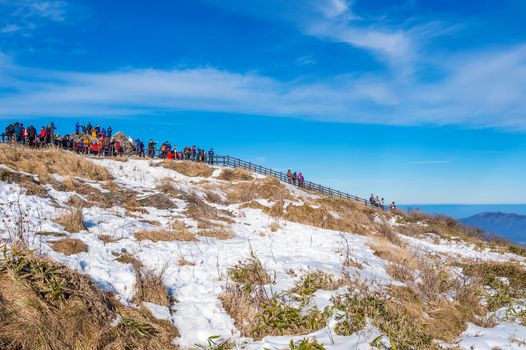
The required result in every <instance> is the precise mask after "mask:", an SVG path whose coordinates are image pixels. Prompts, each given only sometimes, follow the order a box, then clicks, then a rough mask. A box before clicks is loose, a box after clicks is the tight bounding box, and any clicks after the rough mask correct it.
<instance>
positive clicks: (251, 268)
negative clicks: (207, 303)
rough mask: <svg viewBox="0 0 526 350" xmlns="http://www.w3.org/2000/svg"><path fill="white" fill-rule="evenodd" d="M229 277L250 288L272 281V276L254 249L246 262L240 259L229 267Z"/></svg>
mask: <svg viewBox="0 0 526 350" xmlns="http://www.w3.org/2000/svg"><path fill="white" fill-rule="evenodd" d="M228 277H230V279H231V280H232V281H234V282H237V283H239V284H243V285H244V286H246V287H247V288H248V289H249V290H253V288H254V287H255V286H262V285H265V284H269V283H272V280H271V278H270V276H269V275H268V273H267V271H265V268H264V267H263V264H261V261H260V260H259V259H258V257H257V256H256V254H255V253H254V251H251V252H250V257H249V258H247V259H246V260H245V261H244V262H241V261H240V262H239V263H238V264H237V265H235V266H233V267H231V268H230V269H228Z"/></svg>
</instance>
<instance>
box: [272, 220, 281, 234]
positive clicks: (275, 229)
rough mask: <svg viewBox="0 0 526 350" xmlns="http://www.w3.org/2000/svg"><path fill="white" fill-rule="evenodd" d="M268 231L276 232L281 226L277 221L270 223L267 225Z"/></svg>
mask: <svg viewBox="0 0 526 350" xmlns="http://www.w3.org/2000/svg"><path fill="white" fill-rule="evenodd" d="M269 228H270V231H272V232H277V231H278V230H279V229H280V228H281V226H280V224H279V222H278V221H272V222H271V223H270V225H269Z"/></svg>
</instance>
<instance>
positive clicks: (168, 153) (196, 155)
mask: <svg viewBox="0 0 526 350" xmlns="http://www.w3.org/2000/svg"><path fill="white" fill-rule="evenodd" d="M155 145H156V144H155V142H154V141H153V140H150V141H149V142H148V157H150V158H153V157H155V149H156V146H155ZM214 155H215V152H214V149H213V148H210V149H209V150H208V153H207V152H206V150H204V149H202V148H199V147H196V146H195V145H194V146H192V147H190V146H186V147H185V148H184V149H183V150H182V151H181V152H178V151H177V145H174V146H173V149H172V145H171V144H170V143H169V142H168V141H165V142H163V144H162V145H161V147H160V148H159V158H161V159H168V160H191V161H194V162H203V163H208V164H214Z"/></svg>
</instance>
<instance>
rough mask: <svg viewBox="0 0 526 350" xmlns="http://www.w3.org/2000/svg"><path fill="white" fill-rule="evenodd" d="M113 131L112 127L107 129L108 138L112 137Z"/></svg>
mask: <svg viewBox="0 0 526 350" xmlns="http://www.w3.org/2000/svg"><path fill="white" fill-rule="evenodd" d="M112 131H113V130H111V126H108V128H107V129H106V134H107V135H108V137H111V132H112Z"/></svg>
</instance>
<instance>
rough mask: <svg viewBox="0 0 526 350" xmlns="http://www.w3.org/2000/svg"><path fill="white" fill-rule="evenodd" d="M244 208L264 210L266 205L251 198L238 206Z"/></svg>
mask: <svg viewBox="0 0 526 350" xmlns="http://www.w3.org/2000/svg"><path fill="white" fill-rule="evenodd" d="M245 208H251V209H259V210H265V209H266V208H267V207H265V206H264V205H263V204H260V203H259V202H257V201H252V200H251V201H250V202H246V203H243V204H241V205H240V206H239V209H245Z"/></svg>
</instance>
